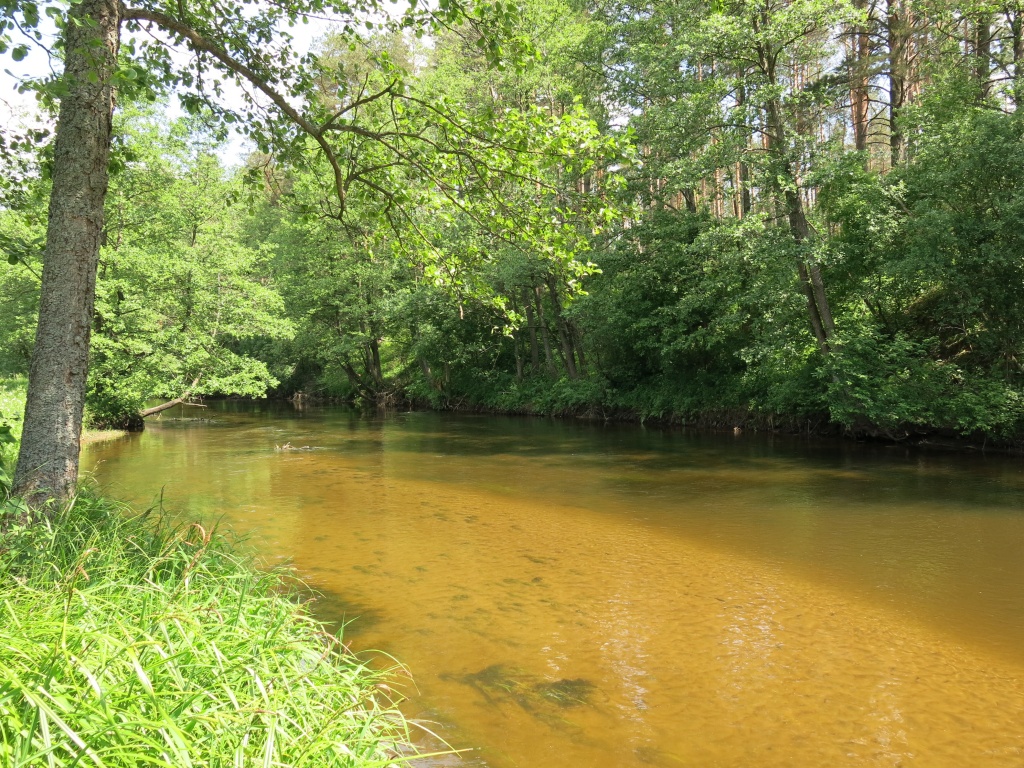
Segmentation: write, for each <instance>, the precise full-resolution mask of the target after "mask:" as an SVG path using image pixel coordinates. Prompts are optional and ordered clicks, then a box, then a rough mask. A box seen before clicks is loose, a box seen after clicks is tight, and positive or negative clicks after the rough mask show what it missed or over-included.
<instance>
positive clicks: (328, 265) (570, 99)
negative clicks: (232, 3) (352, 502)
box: [0, 0, 1024, 441]
mask: <svg viewBox="0 0 1024 768" xmlns="http://www.w3.org/2000/svg"><path fill="white" fill-rule="evenodd" d="M1022 24H1024V10H1021V9H1020V8H1018V7H1017V5H1016V4H1014V3H1003V4H999V3H995V4H985V3H968V4H961V3H955V2H943V1H941V0H940V1H939V2H919V1H918V2H911V0H889V2H886V3H870V4H869V3H867V2H864V1H863V0H858V1H856V2H839V3H835V2H819V1H817V0H806V1H800V2H735V3H731V2H724V3H722V2H718V3H711V4H710V5H709V4H706V3H703V2H701V3H689V2H658V3H651V4H643V3H641V4H631V3H628V2H608V3H573V2H568V1H565V2H562V1H561V0H543V1H542V0H534V1H533V2H530V3H527V4H526V5H524V6H523V7H522V8H520V9H519V11H518V13H517V15H515V17H514V18H511V19H510V20H508V21H507V29H504V30H503V31H502V33H501V34H502V35H503V44H504V46H505V50H504V51H503V52H502V54H501V55H505V56H507V57H509V58H510V59H513V60H512V61H510V63H509V64H508V65H507V66H501V67H495V66H492V61H491V59H492V58H493V56H492V54H491V53H490V52H489V49H488V45H497V44H496V43H494V41H493V40H490V39H489V38H487V37H486V35H485V33H484V32H481V31H480V30H479V29H478V28H477V27H467V28H462V27H446V28H439V29H438V30H436V31H434V32H433V33H431V34H427V35H422V34H421V35H420V36H419V37H417V36H416V35H415V34H413V30H410V29H409V28H402V27H397V28H396V27H394V25H392V26H388V25H377V28H375V29H370V30H369V31H365V30H361V31H360V33H359V34H358V35H357V37H358V40H359V45H358V46H357V45H355V44H350V43H351V38H352V35H351V33H348V34H346V33H341V32H338V33H332V32H328V33H327V34H325V35H324V36H323V37H322V38H320V39H319V40H318V41H317V43H316V44H315V51H316V57H317V64H316V67H317V69H316V71H314V72H312V73H311V74H310V78H311V81H310V84H309V88H310V94H312V95H311V98H315V99H318V100H320V101H321V102H322V104H321V106H322V108H323V109H326V110H331V109H335V108H338V107H341V110H340V111H339V113H338V114H342V113H344V114H343V115H342V117H341V118H340V119H339V122H344V123H345V125H344V126H343V127H345V128H349V129H350V130H344V131H339V132H338V133H337V136H336V137H335V138H334V139H333V142H334V143H333V144H332V152H333V156H332V157H330V158H327V157H325V156H324V153H323V152H318V151H317V150H318V149H319V147H318V146H317V145H316V142H315V141H314V140H313V139H311V138H310V137H309V136H305V137H290V138H289V141H290V144H289V146H287V147H283V148H282V147H280V146H277V147H276V148H275V145H274V143H273V142H272V141H270V140H269V139H268V138H267V136H266V134H265V132H266V131H267V130H269V129H267V128H265V127H264V126H259V127H257V126H255V125H250V126H248V127H247V128H246V129H243V131H242V132H243V134H246V133H247V134H248V136H249V138H250V139H251V141H250V143H249V145H248V146H250V147H251V149H250V150H247V152H246V153H245V154H244V156H243V157H241V158H235V159H234V160H233V159H232V158H230V157H228V156H227V155H226V153H225V147H226V143H225V142H226V139H227V137H228V135H229V129H231V128H232V127H235V126H234V124H235V121H236V119H239V118H236V115H235V113H233V112H232V111H231V110H230V109H229V108H227V107H223V106H214V105H213V102H212V101H211V100H210V99H208V98H206V93H205V92H204V91H203V90H202V87H200V88H199V89H198V92H193V93H190V92H185V93H182V94H179V95H178V97H175V96H172V95H171V94H170V93H169V92H168V89H167V88H164V89H163V90H161V89H160V88H155V89H149V90H146V89H142V88H136V90H135V92H133V91H132V90H131V89H124V93H123V94H122V95H120V96H119V103H118V110H117V111H116V113H115V124H114V127H113V148H112V156H111V160H110V169H111V182H110V191H109V194H108V196H107V198H106V203H105V210H106V224H105V229H104V244H103V247H102V250H101V254H100V257H99V271H98V282H97V289H96V291H97V294H96V304H95V310H94V312H93V315H92V328H91V331H92V350H91V356H90V360H89V374H88V396H87V416H86V418H87V421H88V422H89V423H91V424H93V425H95V426H101V427H138V426H139V425H140V421H141V420H140V416H139V414H140V413H142V412H143V411H144V409H145V408H146V406H147V404H151V403H152V402H158V400H156V399H157V398H163V399H165V400H170V399H176V398H201V397H206V396H243V397H263V396H266V395H269V396H273V397H281V398H284V397H292V396H295V395H297V394H299V393H301V396H305V397H315V398H328V399H333V400H338V401H352V402H358V403H362V404H365V405H370V406H395V405H399V404H402V405H407V404H413V405H416V406H425V407H430V408H439V409H482V410H489V411H496V412H510V413H543V414H577V415H588V416H592V417H593V416H597V417H602V418H636V419H662V420H673V421H681V422H684V423H705V424H717V425H721V426H729V427H732V426H745V425H750V426H754V427H758V428H773V427H774V428H780V427H781V428H793V429H809V428H814V429H831V430H836V431H843V432H846V433H851V434H859V435H875V436H884V437H889V438H895V439H902V438H906V437H908V436H915V435H918V436H920V435H925V434H932V433H944V434H958V435H964V436H972V437H974V438H976V439H985V440H996V441H999V440H1002V441H1007V440H1013V439H1016V438H1019V437H1020V435H1021V429H1022V425H1024V423H1022V417H1024V404H1022V402H1021V392H1022V390H1021V387H1022V383H1024V379H1022V368H1021V365H1022V361H1021V351H1022V348H1021V347H1022V344H1024V335H1022V332H1024V326H1022V319H1021V318H1022V311H1021V309H1022V307H1021V305H1020V302H1021V296H1022V295H1024V293H1022V290H1021V289H1022V287H1024V283H1022V280H1024V260H1022V258H1021V255H1022V253H1024V242H1022V238H1024V212H1022V211H1024V197H1022V195H1024V192H1022V190H1024V176H1022V174H1024V133H1022V129H1024V123H1022V122H1021V118H1020V117H1019V116H1018V114H1017V112H1016V109H1015V108H1016V103H1017V100H1018V99H1020V98H1021V97H1022V94H1024V81H1022V80H1021V77H1024V75H1021V76H1018V62H1019V60H1020V59H1021V57H1024V31H1022ZM369 26H370V27H373V26H374V25H373V24H372V23H370V24H369ZM420 32H422V30H420ZM140 77H141V76H140ZM197 77H198V76H197ZM179 97H180V102H181V106H180V107H177V108H176V109H170V104H171V100H172V99H174V100H175V104H177V100H178V99H179ZM42 103H43V104H46V103H52V101H50V102H47V101H46V100H45V99H44V100H43V102H42ZM171 114H177V115H178V116H176V117H172V116H169V115H171ZM37 138H38V139H39V140H37V141H30V140H28V139H25V140H23V141H22V142H21V143H18V142H16V141H12V142H9V143H10V146H11V149H10V151H8V152H6V153H5V162H6V163H7V165H8V168H7V169H6V170H5V173H4V177H5V184H4V188H3V201H2V211H0V238H2V240H0V243H2V246H3V249H4V251H5V254H6V256H7V262H8V265H7V267H6V268H5V269H4V271H3V273H2V275H0V280H2V285H0V302H2V312H0V324H2V327H0V355H2V358H0V371H2V373H3V374H4V375H8V376H11V375H23V374H25V373H26V372H27V371H28V366H29V360H30V354H31V348H32V343H33V338H34V333H35V326H36V318H37V312H38V286H39V280H40V274H41V261H42V244H43V242H44V240H45V227H46V222H47V200H48V198H49V187H50V168H51V165H52V162H53V158H52V148H51V146H50V144H49V143H48V142H47V141H46V140H45V139H42V137H41V136H40V137H37ZM278 144H280V142H278ZM336 182H337V183H338V184H340V186H337V185H336ZM339 189H341V190H342V191H343V192H342V195H341V197H339V192H338V190H339Z"/></svg>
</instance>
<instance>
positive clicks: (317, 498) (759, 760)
mask: <svg viewBox="0 0 1024 768" xmlns="http://www.w3.org/2000/svg"><path fill="white" fill-rule="evenodd" d="M197 417H198V418H199V419H201V420H195V419H196V418H197ZM285 444H290V445H291V446H292V447H298V448H302V447H306V446H308V447H309V448H310V450H276V447H277V446H283V445H285ZM82 465H83V468H84V469H85V470H86V471H92V472H94V474H95V475H96V477H97V479H98V480H99V482H100V483H101V484H103V485H104V486H105V487H107V488H108V489H109V490H110V491H111V492H112V493H114V494H116V495H119V496H121V497H124V498H129V499H132V500H134V501H136V502H139V503H142V504H146V503H151V502H152V501H153V500H154V499H156V498H158V497H159V496H160V494H161V493H162V494H163V497H164V500H165V502H164V503H165V505H166V506H167V507H168V508H170V509H172V510H175V511H177V512H180V513H181V514H184V515H188V516H191V517H202V518H206V519H216V518H222V519H223V520H224V524H226V525H229V526H230V527H231V528H233V529H235V530H237V531H240V532H245V533H251V534H252V538H251V541H252V542H253V544H254V545H255V546H257V547H258V548H259V549H260V551H261V552H262V553H263V555H264V556H265V557H266V558H267V559H268V560H270V561H277V560H287V561H290V562H292V563H293V564H294V565H295V567H296V568H297V569H298V570H299V572H300V573H301V574H302V575H303V576H304V577H305V578H306V580H308V581H309V582H310V583H311V584H313V585H314V586H315V587H317V588H318V589H319V590H321V591H322V592H323V595H324V597H323V598H322V599H321V600H320V601H319V604H318V611H320V613H321V615H322V616H323V617H325V618H327V619H330V620H343V619H344V620H349V621H351V623H350V624H349V625H348V626H347V627H346V629H345V639H346V641H347V642H348V643H349V644H350V646H351V647H352V648H353V649H357V650H358V649H368V648H374V649H379V650H382V651H385V652H387V653H390V654H393V655H394V656H395V657H396V658H398V659H400V660H401V661H402V662H403V663H404V664H405V665H406V666H407V667H408V669H409V670H410V672H411V674H412V676H413V678H414V680H415V685H414V686H411V685H410V686H409V687H408V690H407V693H408V694H409V696H410V700H409V701H408V702H407V704H406V705H405V706H406V709H407V711H408V712H409V714H410V715H412V716H413V717H415V718H416V719H417V720H419V721H421V722H422V723H424V726H425V727H426V728H429V729H431V730H432V731H433V732H435V733H437V734H439V735H440V736H441V737H443V738H444V739H446V740H447V741H448V742H449V743H450V744H452V745H453V746H456V747H473V748H475V749H474V750H473V751H471V752H468V753H465V754H464V755H463V756H462V757H461V758H460V759H455V758H450V757H449V758H442V759H438V760H432V761H429V762H428V761H423V762H422V763H421V764H422V765H423V766H426V765H445V766H448V765H453V766H454V765H463V766H488V767H489V768H510V767H511V766H517V767H522V768H527V767H528V768H563V767H565V766H588V767H592V768H632V767H634V766H693V767H694V768H696V767H697V766H700V767H702V768H703V767H705V766H728V767H730V768H740V767H741V766H744V767H745V766H766V767H769V766H780V767H781V766H837V765H842V766H909V765H917V766H927V767H928V768H945V767H946V766H949V767H953V766H956V767H957V768H962V767H964V766H972V767H976V768H985V767H987V766H1013V767H1014V768H1020V766H1022V765H1024V472H1022V470H1024V464H1022V462H1021V460H1020V459H1019V458H1013V457H1005V456H985V455H957V454H934V453H922V452H915V451H908V450H906V449H903V448H898V447H880V446H874V447H865V446H858V445H853V444H847V443H840V442H826V441H807V440H799V439H792V438H786V439H783V438H777V437H776V438H772V437H767V436H761V435H753V434H744V435H740V436H738V437H737V436H733V435H731V434H730V435H707V434H685V433H681V432H678V431H661V430H645V429H643V428H641V427H637V426H632V425H629V426H615V425H610V426H604V425H591V424H580V423H572V422H553V421H549V420H545V419H512V418H495V417H481V416H456V415H439V414H428V413H409V414H395V415H392V416H388V417H366V416H360V415H358V414H354V413H352V412H349V411H346V410H344V409H341V408H322V409H307V410H304V411H296V410H294V409H292V408H291V406H288V405H275V404H261V405H251V404H233V403H220V404H213V405H211V407H210V408H208V409H204V410H201V411H200V410H198V409H192V408H190V409H186V410H184V411H182V410H181V409H175V410H172V411H168V412H166V413H165V414H164V417H163V418H162V419H159V420H156V421H153V422H152V423H151V424H150V426H149V428H148V429H147V431H146V432H145V433H143V434H141V435H137V436H131V437H129V438H126V439H124V440H120V441H117V442H114V443H107V444H95V445H91V446H87V448H86V450H85V453H84V456H83V462H82ZM421 739H422V742H423V744H424V746H426V747H429V746H431V745H432V744H433V738H432V737H431V736H429V735H426V734H424V735H423V736H422V737H421Z"/></svg>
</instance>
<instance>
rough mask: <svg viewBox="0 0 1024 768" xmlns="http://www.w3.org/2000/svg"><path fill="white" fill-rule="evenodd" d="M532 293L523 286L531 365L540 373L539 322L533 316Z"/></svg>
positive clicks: (535, 371)
mask: <svg viewBox="0 0 1024 768" xmlns="http://www.w3.org/2000/svg"><path fill="white" fill-rule="evenodd" d="M531 303H532V302H531V301H530V295H529V292H528V291H527V289H526V288H523V307H524V309H525V311H526V327H527V328H528V329H529V331H530V366H531V369H532V370H533V372H534V373H535V374H536V373H540V348H539V347H538V346H537V323H536V322H535V321H534V318H533V307H532V306H531Z"/></svg>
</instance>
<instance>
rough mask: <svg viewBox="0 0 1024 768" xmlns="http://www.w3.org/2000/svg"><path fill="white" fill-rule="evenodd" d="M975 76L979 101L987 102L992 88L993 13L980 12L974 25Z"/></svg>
mask: <svg viewBox="0 0 1024 768" xmlns="http://www.w3.org/2000/svg"><path fill="white" fill-rule="evenodd" d="M974 77H975V79H976V80H977V81H978V90H979V93H978V98H979V101H981V102H985V101H987V100H988V97H989V95H990V93H991V90H992V83H991V82H990V79H991V77H992V15H991V14H989V13H980V14H978V19H977V22H976V23H975V25H974Z"/></svg>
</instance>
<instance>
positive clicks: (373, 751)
mask: <svg viewBox="0 0 1024 768" xmlns="http://www.w3.org/2000/svg"><path fill="white" fill-rule="evenodd" d="M282 585H283V581H282V579H281V577H280V575H278V574H275V573H267V572H262V571H260V570H258V569H256V568H255V567H254V566H253V564H252V563H251V562H250V561H249V560H247V559H245V558H243V557H240V556H239V555H238V554H237V553H236V552H235V551H233V548H232V546H231V545H230V544H228V543H226V541H225V539H224V538H223V537H222V536H220V535H218V534H215V533H210V532H208V531H206V530H205V529H204V528H202V527H201V526H199V525H197V524H194V525H191V526H183V527H179V528H176V529H169V528H168V527H167V526H166V525H164V524H162V523H158V524H156V525H154V521H153V520H151V519H147V515H146V514H142V515H135V516H131V515H127V514H126V510H125V509H124V508H122V507H120V506H118V505H115V504H113V503H111V502H108V501H103V500H97V499H92V498H86V497H79V498H78V499H77V500H75V501H74V502H73V504H72V505H70V506H68V507H67V508H66V509H64V511H62V512H61V513H60V514H58V515H56V516H54V517H52V518H51V519H49V520H47V521H45V522H39V523H37V524H33V525H31V526H29V527H19V526H10V527H8V529H7V531H6V532H4V533H3V534H0V614H2V616H3V618H2V619H0V765H3V766H5V768H19V767H25V768H27V767H28V766H48V767H49V768H56V767H58V766H72V765H74V766H111V767H113V766H132V767H133V768H136V767H138V766H174V768H183V767H185V766H204V768H205V767H207V766H208V767H210V768H214V767H217V766H225V767H227V766H283V765H287V766H317V768H320V767H321V766H390V765H394V764H397V763H401V762H403V761H404V760H405V759H407V758H403V757H402V754H405V755H408V754H410V753H411V750H410V749H409V747H408V746H407V745H408V742H409V737H410V735H409V729H408V725H407V723H406V722H405V721H404V720H403V719H402V717H401V715H400V714H399V713H398V712H397V711H396V710H395V708H394V706H393V705H392V704H391V702H389V701H388V700H386V699H384V698H383V697H382V689H383V690H387V689H386V686H384V685H383V679H384V673H381V672H378V671H375V670H373V669H371V668H369V667H368V666H367V665H366V664H365V663H363V662H362V661H359V660H357V659H356V658H354V657H353V656H351V655H350V654H349V653H347V652H346V651H345V650H344V649H343V648H342V646H341V644H340V642H339V641H338V640H337V639H336V638H334V637H332V636H330V635H328V634H327V633H326V632H325V631H324V629H323V627H322V626H321V624H320V623H319V622H317V621H315V620H314V619H313V618H311V617H310V616H309V615H308V613H307V611H306V609H305V608H304V607H303V606H302V605H301V604H300V603H298V602H297V601H295V600H293V599H290V596H289V594H288V593H287V590H284V589H283V588H282Z"/></svg>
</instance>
